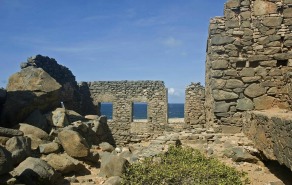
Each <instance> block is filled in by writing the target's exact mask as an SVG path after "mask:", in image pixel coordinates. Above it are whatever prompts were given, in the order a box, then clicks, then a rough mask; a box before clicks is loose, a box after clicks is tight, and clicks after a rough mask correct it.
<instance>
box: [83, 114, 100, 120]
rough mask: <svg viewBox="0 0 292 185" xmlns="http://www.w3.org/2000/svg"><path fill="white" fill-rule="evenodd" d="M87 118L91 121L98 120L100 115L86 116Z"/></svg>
mask: <svg viewBox="0 0 292 185" xmlns="http://www.w3.org/2000/svg"><path fill="white" fill-rule="evenodd" d="M85 118H86V119H90V120H97V119H98V118H99V116H98V115H86V116H85Z"/></svg>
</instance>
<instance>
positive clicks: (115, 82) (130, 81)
mask: <svg viewBox="0 0 292 185" xmlns="http://www.w3.org/2000/svg"><path fill="white" fill-rule="evenodd" d="M81 83H88V84H160V85H164V81H159V80H137V81H134V80H120V81H90V82H79V84H81Z"/></svg>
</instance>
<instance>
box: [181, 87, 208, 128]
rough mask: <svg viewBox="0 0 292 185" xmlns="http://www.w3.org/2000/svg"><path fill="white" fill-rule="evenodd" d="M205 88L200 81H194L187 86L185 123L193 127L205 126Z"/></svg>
mask: <svg viewBox="0 0 292 185" xmlns="http://www.w3.org/2000/svg"><path fill="white" fill-rule="evenodd" d="M204 103H205V88H204V87H203V86H202V85H201V84H200V83H192V84H191V85H189V86H188V87H187V88H186V100H185V123H186V124H189V125H191V126H192V127H193V128H199V127H201V128H203V127H205V124H206V119H205V106H204Z"/></svg>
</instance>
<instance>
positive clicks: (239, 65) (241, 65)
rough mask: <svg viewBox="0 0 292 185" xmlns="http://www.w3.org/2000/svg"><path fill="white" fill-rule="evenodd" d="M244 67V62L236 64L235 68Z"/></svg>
mask: <svg viewBox="0 0 292 185" xmlns="http://www.w3.org/2000/svg"><path fill="white" fill-rule="evenodd" d="M245 65H246V62H245V61H239V62H236V68H244V67H245Z"/></svg>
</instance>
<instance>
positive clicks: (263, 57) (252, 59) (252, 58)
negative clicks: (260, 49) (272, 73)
mask: <svg viewBox="0 0 292 185" xmlns="http://www.w3.org/2000/svg"><path fill="white" fill-rule="evenodd" d="M248 60H249V61H250V62H256V61H264V60H269V56H267V55H253V56H250V57H249V58H248Z"/></svg>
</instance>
